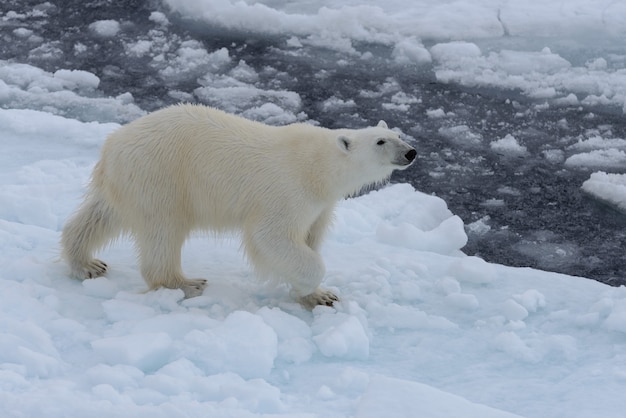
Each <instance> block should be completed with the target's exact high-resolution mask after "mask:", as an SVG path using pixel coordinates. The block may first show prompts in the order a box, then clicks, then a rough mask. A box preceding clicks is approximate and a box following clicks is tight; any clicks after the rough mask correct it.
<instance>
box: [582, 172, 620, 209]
mask: <svg viewBox="0 0 626 418" xmlns="http://www.w3.org/2000/svg"><path fill="white" fill-rule="evenodd" d="M582 189H583V190H584V191H585V192H587V193H589V194H590V195H592V196H594V197H595V198H597V199H599V200H601V201H603V202H606V203H609V204H611V205H613V206H615V207H616V208H617V209H619V210H621V211H623V212H626V174H609V173H605V172H602V171H599V172H596V173H592V174H591V176H590V177H589V180H587V181H585V182H584V183H583V185H582Z"/></svg>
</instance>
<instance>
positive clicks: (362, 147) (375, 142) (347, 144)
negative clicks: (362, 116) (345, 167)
mask: <svg viewBox="0 0 626 418" xmlns="http://www.w3.org/2000/svg"><path fill="white" fill-rule="evenodd" d="M337 145H338V146H339V149H340V150H341V151H342V152H344V153H345V154H346V156H347V157H348V158H349V159H350V160H352V162H354V163H357V164H363V165H364V167H369V168H370V169H372V170H373V169H375V168H377V169H380V171H382V172H386V173H387V174H385V175H384V176H383V177H385V176H388V175H389V174H391V171H393V170H404V169H405V168H407V167H408V166H409V165H411V163H412V162H413V161H414V160H415V157H416V156H417V151H415V148H413V147H412V146H410V145H409V144H407V143H406V142H404V141H403V140H401V139H400V135H398V134H397V133H395V132H394V131H392V130H390V129H389V128H388V127H387V124H386V123H385V121H382V120H381V121H380V122H379V123H378V125H377V126H375V127H372V128H365V129H358V130H345V131H344V132H342V133H341V134H340V135H339V136H338V137H337Z"/></svg>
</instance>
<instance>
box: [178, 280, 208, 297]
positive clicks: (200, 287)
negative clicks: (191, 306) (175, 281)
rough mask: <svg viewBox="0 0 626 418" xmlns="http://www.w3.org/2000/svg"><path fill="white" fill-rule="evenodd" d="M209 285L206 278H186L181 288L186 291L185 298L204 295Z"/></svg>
mask: <svg viewBox="0 0 626 418" xmlns="http://www.w3.org/2000/svg"><path fill="white" fill-rule="evenodd" d="M206 287H207V281H206V280H204V279H193V280H185V283H184V284H183V285H182V286H181V287H180V289H181V290H182V291H183V293H185V299H189V298H195V297H196V296H200V295H202V293H203V292H204V289H205V288H206Z"/></svg>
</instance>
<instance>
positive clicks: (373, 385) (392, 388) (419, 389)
mask: <svg viewBox="0 0 626 418" xmlns="http://www.w3.org/2000/svg"><path fill="white" fill-rule="evenodd" d="M380 417H428V418H450V417H467V418H470V417H471V418H515V417H518V418H521V417H519V416H518V415H513V414H510V413H508V412H505V411H501V410H498V409H494V408H491V407H489V406H486V405H481V404H477V403H474V402H470V401H468V400H467V399H465V398H462V397H460V396H458V395H454V394H452V393H448V392H444V391H442V390H439V389H436V388H434V387H432V386H428V385H425V384H423V383H419V382H412V381H408V380H401V379H396V378H391V377H386V376H380V375H376V376H373V377H372V378H371V379H370V383H369V385H368V387H367V390H366V392H365V394H364V395H363V396H362V397H361V399H360V401H359V403H358V405H357V410H356V414H355V418H380Z"/></svg>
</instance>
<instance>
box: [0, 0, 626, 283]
mask: <svg viewBox="0 0 626 418" xmlns="http://www.w3.org/2000/svg"><path fill="white" fill-rule="evenodd" d="M156 10H160V11H163V12H164V13H166V14H167V15H168V18H169V19H170V22H171V25H169V26H168V27H167V30H161V29H159V28H158V26H157V25H155V23H154V22H152V21H150V20H149V18H148V17H149V15H150V12H152V11H156ZM8 11H14V12H16V13H18V14H23V15H24V17H23V18H19V19H11V20H8V21H2V22H1V23H0V36H2V39H3V41H2V42H0V59H3V60H11V61H13V62H21V63H31V64H32V65H35V66H38V67H40V68H43V69H45V70H47V71H56V70H57V69H60V68H65V69H81V70H86V71H89V72H92V73H94V74H96V75H97V76H98V77H99V78H100V80H101V84H100V86H99V91H100V94H103V95H105V96H116V95H118V94H121V93H125V92H131V93H132V94H133V96H134V98H135V102H136V103H137V104H138V105H139V106H140V107H142V108H143V109H145V110H148V111H149V110H154V109H157V108H160V107H163V106H166V105H169V104H173V103H176V102H177V101H178V100H179V99H177V98H175V97H172V96H171V95H170V94H169V92H170V91H172V90H177V91H182V92H187V93H192V92H193V90H194V89H195V88H197V87H199V84H198V78H199V77H201V76H202V73H203V71H205V70H206V69H203V68H199V69H197V71H192V72H189V73H186V74H185V75H184V76H181V77H179V78H175V79H172V78H169V79H167V80H164V79H163V78H162V77H160V76H159V72H158V68H155V66H154V63H153V62H152V58H151V57H150V56H145V57H140V58H137V57H132V56H129V55H128V54H126V53H125V45H126V44H128V43H130V42H133V41H136V40H139V39H154V38H155V36H162V37H164V38H165V39H166V42H167V43H169V44H171V48H170V55H168V54H165V59H166V62H167V59H168V58H169V59H171V58H172V57H173V54H174V52H175V50H176V47H177V46H179V45H180V44H181V43H182V42H184V41H187V40H197V41H200V42H202V44H203V45H204V46H205V48H206V50H207V51H209V52H211V51H214V50H217V49H219V48H222V47H226V48H228V50H229V53H230V56H231V57H232V66H235V65H236V64H237V63H238V62H239V60H245V62H246V63H247V64H248V65H249V66H250V67H252V68H253V69H255V70H256V72H257V74H258V80H257V81H256V82H255V86H257V87H259V88H262V89H278V90H290V91H294V92H296V93H298V94H299V95H300V97H301V99H302V106H301V109H300V111H303V112H305V113H306V115H308V117H309V118H310V119H313V120H316V121H318V122H320V124H321V125H323V126H327V127H362V126H365V125H371V124H374V123H376V122H377V121H378V120H380V119H384V120H386V121H387V123H388V124H389V125H390V126H392V127H398V128H400V129H401V130H402V131H403V132H404V133H405V134H407V136H408V137H409V139H412V140H414V141H415V144H416V146H417V148H418V150H419V157H418V162H417V164H414V165H413V167H412V168H411V169H410V170H407V171H404V172H400V173H397V174H396V175H394V177H393V179H392V180H393V181H403V182H409V183H411V184H413V185H414V186H415V188H416V189H418V190H421V191H423V192H426V193H432V194H435V195H437V196H439V197H441V198H443V199H444V200H445V201H446V202H447V203H448V206H449V207H450V209H451V210H452V212H454V213H455V214H457V215H459V216H460V217H461V218H462V219H463V220H464V221H465V224H466V225H468V235H469V242H468V244H467V246H466V247H465V248H464V249H463V250H464V252H466V253H467V254H470V255H479V256H481V257H483V258H484V259H486V260H488V261H491V262H497V263H502V264H507V265H512V266H530V267H535V268H540V269H544V270H550V271H557V272H562V273H567V274H573V275H580V276H585V277H589V278H593V279H596V280H599V281H601V282H604V283H607V284H610V285H621V284H626V251H624V250H625V244H624V243H625V242H626V232H625V231H626V216H625V215H624V214H623V213H620V212H617V211H615V210H614V209H612V208H610V207H608V206H605V205H603V204H601V203H599V202H598V201H596V200H594V199H593V198H591V197H589V196H587V195H586V194H584V193H583V192H582V191H581V189H580V186H581V184H582V183H583V182H584V181H585V180H587V179H588V178H589V175H590V171H587V170H583V169H570V168H566V167H565V166H564V165H563V159H564V158H566V157H567V156H569V155H570V151H568V148H567V147H568V146H569V145H571V144H573V143H575V142H577V141H578V140H579V139H584V138H586V137H588V136H589V134H590V133H591V134H593V133H597V134H598V135H607V134H610V136H611V137H615V138H626V121H625V118H624V115H623V114H622V112H621V111H615V109H610V108H606V109H598V108H594V109H591V110H590V109H584V108H579V107H572V108H568V107H561V108H556V107H549V108H541V107H537V106H536V103H533V102H531V101H529V100H527V99H524V98H523V97H521V96H520V95H519V94H518V93H517V92H515V91H501V90H470V89H466V88H462V87H459V86H455V85H448V84H441V83H437V82H436V79H435V76H434V72H433V69H432V68H431V67H429V66H424V67H415V66H399V65H397V64H395V63H393V61H392V60H389V59H388V58H389V51H388V50H387V49H386V48H383V47H380V46H376V45H355V46H356V47H357V49H359V48H360V49H363V50H368V51H371V52H372V53H373V54H374V58H373V59H372V60H369V61H367V64H364V63H363V61H362V60H357V59H355V58H353V57H351V56H349V55H346V54H342V53H338V52H334V51H329V50H326V49H321V48H313V47H304V49H302V50H300V51H299V53H298V54H297V55H294V54H293V53H292V52H293V50H291V49H289V48H288V47H287V46H286V38H282V37H275V38H262V39H259V38H255V37H253V36H250V35H247V34H244V33H233V32H226V31H223V30H221V29H220V28H211V27H206V26H205V25H199V24H197V23H192V22H188V21H183V20H180V19H179V18H177V17H176V16H173V15H171V14H169V13H168V11H167V10H166V9H164V8H163V7H162V6H161V5H160V3H159V2H158V1H148V2H145V1H119V2H108V1H78V0H69V1H68V0H65V1H51V2H48V3H40V2H37V1H35V2H33V1H24V0H8V1H7V0H5V1H3V2H2V4H0V12H1V13H2V14H3V15H5V14H6V13H7V12H8ZM103 19H114V20H117V21H119V22H121V23H122V26H123V28H124V30H123V31H121V32H120V33H119V35H118V36H116V37H114V38H106V39H103V38H101V37H98V36H95V35H94V34H93V33H91V32H90V31H89V30H88V29H87V27H88V25H89V23H91V22H93V21H96V20H103ZM17 27H26V28H29V29H31V30H33V33H35V34H36V35H38V36H40V37H41V38H42V39H43V41H42V42H38V43H36V44H33V43H32V41H28V40H26V39H24V38H20V37H18V36H15V35H14V33H13V30H14V29H15V28H17ZM150 31H153V32H150ZM154 31H157V32H158V31H161V32H160V33H157V34H156V35H155V32H154ZM77 43H80V44H82V45H84V46H85V47H86V48H85V50H84V51H83V52H82V53H80V54H76V52H75V45H76V44H77ZM267 68H272V69H273V70H272V71H265V70H264V69H267ZM381 86H384V87H383V88H381ZM364 91H365V92H370V93H372V92H374V93H375V94H362V92H364ZM398 93H401V94H403V95H404V97H410V98H413V100H410V102H409V103H407V104H408V109H407V110H406V111H403V110H398V109H397V108H393V107H391V108H390V107H388V106H384V103H389V102H391V101H392V97H393V96H394V95H396V94H398ZM333 96H335V97H337V98H340V99H343V100H353V101H354V102H355V105H354V106H353V107H351V108H349V109H344V110H342V109H339V110H338V109H330V110H329V109H327V108H325V107H324V106H323V105H322V104H323V103H324V101H325V100H327V99H329V98H330V97H333ZM189 97H190V98H191V99H192V100H195V101H198V102H201V100H200V99H199V98H198V97H195V96H189ZM209 104H211V103H209ZM429 109H444V110H445V111H446V112H452V114H451V115H449V116H447V117H445V118H432V117H428V116H427V114H426V112H427V110H429ZM507 134H512V135H513V136H514V137H515V138H516V139H517V140H518V141H519V142H521V143H523V144H524V145H525V146H526V147H527V149H528V153H527V155H525V156H524V157H522V158H518V157H511V156H507V155H501V154H498V153H497V152H494V151H493V150H492V149H491V148H490V147H489V144H490V142H491V141H493V140H496V139H500V138H503V137H504V136H505V135H507ZM555 150H557V151H558V152H557V153H556V154H554V151H555ZM545 151H549V152H552V154H551V155H556V156H557V158H556V159H553V158H552V159H551V158H546V154H545ZM622 172H626V168H625V170H624V171H622Z"/></svg>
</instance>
